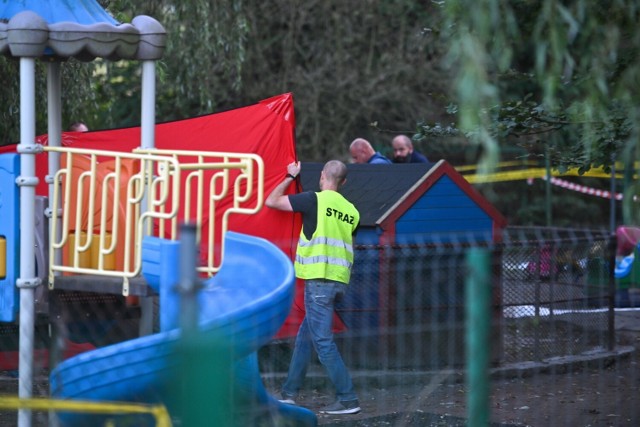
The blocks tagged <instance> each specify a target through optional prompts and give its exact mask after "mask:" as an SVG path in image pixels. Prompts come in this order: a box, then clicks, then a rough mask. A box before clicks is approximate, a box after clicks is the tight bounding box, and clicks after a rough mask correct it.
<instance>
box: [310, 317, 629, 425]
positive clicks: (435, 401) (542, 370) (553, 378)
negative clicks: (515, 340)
mask: <svg viewBox="0 0 640 427" xmlns="http://www.w3.org/2000/svg"><path fill="white" fill-rule="evenodd" d="M619 317H620V318H619ZM616 324H617V327H616V329H617V342H618V347H617V349H619V350H620V351H619V352H614V354H612V355H611V356H609V357H605V358H600V357H594V358H593V359H591V360H579V361H566V360H559V361H558V363H557V364H549V365H548V366H537V365H536V366H527V365H526V364H525V365H523V366H520V367H519V368H517V369H508V370H503V371H500V370H496V371H495V372H493V373H492V375H491V380H490V398H489V407H490V414H489V416H490V423H491V425H492V426H532V427H552V426H562V427H569V426H570V427H578V426H584V427H586V426H603V427H609V426H611V427H613V426H638V425H640V404H639V402H640V400H639V398H638V396H640V350H639V349H640V312H638V311H635V312H624V313H622V314H621V315H617V316H616ZM357 375H358V373H357V372H355V373H354V383H356V388H357V392H358V394H359V398H360V404H361V407H362V412H361V413H359V414H357V415H343V416H326V415H319V416H318V421H319V425H325V426H336V427H337V426H341V427H346V426H353V427H355V426H359V427H365V426H367V427H373V426H380V427H381V426H393V427H401V426H466V425H467V418H468V414H467V396H468V394H467V387H466V385H465V378H464V374H463V373H460V372H453V371H452V372H441V373H437V374H434V375H432V376H431V377H429V378H426V379H425V378H422V379H417V380H415V381H413V380H404V381H401V382H399V383H397V384H393V385H389V386H383V385H381V384H385V381H384V380H382V379H381V380H379V381H371V378H369V379H368V380H366V381H364V380H363V379H362V378H358V377H357ZM332 400H333V396H332V395H331V394H330V392H329V391H328V390H327V389H326V388H322V389H313V388H309V389H307V390H305V393H304V394H303V395H302V396H300V398H299V399H298V404H300V405H302V406H304V407H307V408H309V409H311V410H313V411H317V410H319V409H320V408H321V407H323V406H324V405H326V404H329V403H331V402H332Z"/></svg>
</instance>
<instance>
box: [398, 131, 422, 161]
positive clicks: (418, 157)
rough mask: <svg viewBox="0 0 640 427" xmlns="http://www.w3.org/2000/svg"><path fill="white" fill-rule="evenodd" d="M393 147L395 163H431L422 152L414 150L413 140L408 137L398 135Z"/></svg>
mask: <svg viewBox="0 0 640 427" xmlns="http://www.w3.org/2000/svg"><path fill="white" fill-rule="evenodd" d="M391 145H392V146H393V163H429V160H428V159H427V158H426V157H425V156H424V155H423V154H422V153H420V152H418V151H416V150H414V149H413V144H412V143H411V139H410V138H409V137H408V136H406V135H398V136H396V137H395V138H393V140H391Z"/></svg>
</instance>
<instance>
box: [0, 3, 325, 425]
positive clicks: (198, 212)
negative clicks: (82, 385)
mask: <svg viewBox="0 0 640 427" xmlns="http://www.w3.org/2000/svg"><path fill="white" fill-rule="evenodd" d="M0 18H2V19H1V20H0V54H4V55H7V56H11V57H14V58H16V59H19V62H20V143H19V144H18V145H17V146H16V147H15V148H14V152H15V153H17V154H14V153H10V154H4V155H2V156H0V157H1V158H2V160H1V161H0V179H2V180H3V181H2V184H3V185H2V187H1V190H0V191H2V194H1V195H0V196H2V197H1V200H2V204H1V205H0V209H2V212H1V215H0V216H1V217H2V228H0V255H1V256H2V258H1V259H0V265H1V266H0V281H1V282H2V283H0V284H2V285H3V286H2V292H3V293H2V295H1V298H0V312H1V313H2V314H1V315H2V319H1V320H2V321H4V322H16V321H17V320H18V319H19V321H20V348H19V355H20V361H19V398H20V399H19V402H27V403H28V400H29V399H30V398H31V396H32V381H33V368H34V358H33V350H34V349H33V345H34V324H35V318H36V310H37V309H38V308H41V309H43V310H46V308H47V304H46V298H47V296H48V295H47V292H46V290H47V289H48V291H49V294H50V293H52V292H53V293H54V294H55V292H57V291H58V290H70V291H74V292H78V293H82V292H92V293H105V294H106V293H113V294H118V295H125V296H129V297H134V296H135V297H139V298H140V305H141V309H142V319H141V330H140V332H141V335H144V337H143V338H148V337H153V336H156V334H151V332H153V331H152V327H151V325H150V318H151V316H150V315H149V313H150V310H149V305H150V304H149V302H150V301H151V300H152V299H153V296H154V295H155V294H156V292H158V290H154V289H153V288H152V287H151V286H149V284H150V282H148V281H147V280H146V279H145V277H147V278H149V279H148V280H149V281H152V279H151V278H152V277H153V276H154V274H156V275H160V276H168V275H169V273H170V272H171V268H172V266H171V263H170V262H164V263H163V264H162V265H161V266H160V267H161V270H160V271H158V270H157V269H158V265H157V264H156V265H155V267H151V268H152V270H151V271H149V270H147V271H145V268H144V267H143V264H145V262H144V261H143V258H144V256H143V252H145V250H146V251H147V252H149V249H148V248H149V247H152V246H153V244H151V245H149V244H148V242H147V243H144V242H143V241H144V239H145V237H150V236H151V235H154V236H156V237H159V238H162V239H164V238H166V239H168V240H171V239H176V238H177V237H178V236H177V227H178V225H179V224H181V223H183V222H189V223H192V224H197V226H198V229H199V230H201V233H202V234H199V235H198V236H197V242H198V245H199V247H200V249H201V252H202V256H203V258H200V260H199V261H202V262H198V263H197V266H198V270H199V273H200V274H201V275H204V276H212V275H215V276H216V277H217V276H218V275H219V276H221V279H217V282H220V281H222V280H223V279H222V278H225V277H226V278H227V279H226V280H227V282H225V283H232V282H237V283H242V282H244V283H251V280H244V279H242V278H238V279H237V280H236V279H235V278H234V275H235V274H241V275H243V276H245V275H246V276H251V275H252V274H254V273H252V272H251V271H250V270H249V269H248V268H246V266H251V265H255V264H251V263H248V264H246V263H247V262H249V261H251V257H247V255H250V253H249V252H248V251H249V249H250V248H254V249H256V250H257V252H264V253H267V254H270V256H271V258H270V263H269V265H268V267H269V271H268V272H267V273H265V274H266V275H267V276H269V274H271V273H273V272H274V271H273V270H274V269H276V270H278V271H279V274H278V275H274V277H273V279H274V280H273V287H272V289H271V290H274V289H276V288H277V289H280V294H281V295H284V296H282V297H280V300H279V301H281V302H282V303H281V304H274V302H275V301H274V300H273V299H272V298H275V297H276V295H278V293H277V292H269V290H270V288H268V287H265V288H264V289H262V291H264V292H265V293H264V295H263V297H262V298H259V299H258V301H259V302H261V303H263V304H267V305H268V306H273V307H276V309H277V310H279V311H278V313H277V314H274V316H275V317H274V319H276V320H273V319H271V320H268V321H267V322H266V323H268V324H269V328H262V329H261V328H257V329H256V330H255V331H254V335H253V336H252V338H251V339H249V341H247V342H241V341H233V340H232V339H231V338H229V336H224V334H223V336H224V337H225V339H226V340H227V341H228V340H231V341H233V343H231V344H230V343H228V342H227V344H226V345H225V344H221V346H222V347H225V348H227V349H229V348H231V349H232V350H233V353H234V355H235V356H234V357H235V358H238V359H241V360H244V361H245V362H238V364H237V366H236V363H235V362H233V363H231V361H230V360H229V359H228V358H227V359H225V360H226V361H227V362H228V363H227V370H230V371H231V372H232V374H235V375H238V376H239V378H238V381H237V383H238V384H240V385H243V384H244V385H246V387H244V388H242V387H241V388H240V391H239V392H238V391H237V390H236V391H234V393H236V397H238V396H240V397H239V398H238V399H236V400H234V402H236V403H237V404H238V405H241V406H242V405H244V408H245V409H246V408H248V407H251V408H254V409H255V408H262V412H263V413H271V412H273V411H272V409H273V408H274V405H275V408H276V412H278V413H282V414H285V418H287V417H288V418H289V419H293V420H295V421H293V422H294V423H298V424H299V423H300V422H302V423H303V424H310V425H313V424H315V422H316V419H315V415H313V414H312V413H310V412H308V411H306V412H305V410H302V409H300V410H298V409H296V408H280V407H279V406H278V405H279V403H277V402H273V401H272V400H270V399H268V397H267V396H266V394H265V392H264V389H263V388H261V387H260V385H261V384H260V380H259V376H258V371H257V364H255V363H252V359H251V357H252V356H251V354H252V353H251V350H253V349H255V348H256V346H258V345H259V344H260V343H263V342H265V341H266V340H268V339H270V336H268V335H269V334H270V333H272V332H273V330H274V329H277V324H278V321H277V320H278V319H279V320H282V318H283V317H284V316H286V312H287V311H285V305H286V302H287V298H290V297H291V295H292V292H293V288H292V287H293V283H290V280H289V278H288V276H287V274H285V272H286V269H287V268H288V267H289V264H290V261H289V260H286V257H282V256H281V254H279V253H278V251H277V250H275V249H274V247H272V246H269V245H267V244H265V243H256V242H255V241H253V240H251V238H249V240H242V239H240V240H242V243H238V244H237V245H236V244H234V245H232V246H233V247H235V248H236V249H235V250H233V249H232V250H231V251H227V249H226V248H225V244H226V243H225V242H227V241H228V239H227V238H226V237H225V233H226V230H227V228H228V225H229V224H228V222H227V221H231V220H230V218H232V217H233V216H234V215H233V214H234V213H252V212H257V214H256V215H258V216H259V215H260V212H259V211H260V209H261V207H262V199H263V193H262V191H263V188H264V187H263V185H264V182H265V179H266V178H265V176H264V168H263V166H262V163H261V162H260V161H259V159H260V156H254V157H252V156H244V155H242V154H241V155H240V156H236V157H235V160H230V157H225V154H224V153H211V152H210V151H206V153H196V152H180V150H176V149H175V145H172V146H167V147H166V148H167V149H168V150H167V151H165V152H161V150H158V144H157V140H156V134H155V132H156V127H157V126H156V124H155V107H154V103H155V61H157V60H158V59H160V58H161V56H162V53H163V51H164V44H165V39H166V33H165V30H164V28H163V27H162V25H160V24H159V23H158V22H157V21H155V20H154V19H153V18H150V17H147V16H140V17H136V18H134V20H133V21H132V24H122V23H119V22H116V21H115V20H114V19H113V18H112V17H111V16H110V15H109V14H108V13H106V12H105V11H104V10H102V8H100V6H99V5H98V4H97V2H96V1H95V0H77V1H76V2H75V4H72V3H71V2H67V1H64V2H62V1H52V2H40V1H36V0H34V1H31V0H27V1H25V2H8V3H3V4H2V5H1V6H0ZM40 57H45V58H46V59H47V61H46V69H47V100H48V133H47V141H46V144H43V143H42V142H41V141H38V140H37V139H36V136H35V96H36V88H35V72H36V69H35V61H36V60H37V59H38V58H40ZM96 57H102V58H107V59H109V60H120V59H127V60H138V61H140V62H141V69H142V73H141V74H142V84H141V86H142V91H141V92H142V99H141V126H140V128H138V129H137V131H134V133H135V142H134V143H133V144H135V145H133V146H132V147H127V148H125V149H120V150H118V148H116V146H117V145H118V144H112V145H110V146H109V148H110V149H112V148H113V151H109V152H107V151H106V150H105V151H100V150H99V149H95V147H93V148H92V149H87V150H85V151H83V149H73V148H69V147H62V146H63V132H62V126H61V111H60V110H61V93H62V88H61V77H60V76H61V70H60V67H61V65H62V64H63V62H64V60H66V59H69V58H79V59H81V60H85V61H86V60H91V59H93V58H96ZM257 110H259V111H258V114H257V115H258V116H260V114H263V115H267V116H270V117H275V119H274V120H277V121H278V123H279V124H280V126H279V127H278V126H274V128H272V129H271V130H272V131H273V132H271V133H270V135H272V137H273V138H275V139H277V138H280V140H281V141H282V140H284V141H287V142H288V141H292V140H293V132H292V129H293V124H292V123H293V114H292V112H293V108H292V105H291V102H290V96H289V97H280V98H278V99H275V100H266V101H265V103H264V104H261V105H260V106H259V108H258V109H257ZM257 110H255V111H257ZM276 116H277V117H276ZM262 118H263V117H262V116H260V117H259V118H258V120H261V119H262ZM240 121H241V119H237V120H236V122H240ZM272 123H273V121H271V122H267V124H266V125H264V126H269V124H272ZM247 126H249V127H251V132H247V131H246V130H245V129H244V128H243V127H242V125H240V126H236V127H235V128H233V129H232V130H230V131H229V132H227V133H225V135H224V137H222V138H220V140H221V142H220V143H221V144H223V145H224V144H225V138H229V139H230V140H231V141H234V142H235V141H237V140H238V138H237V137H236V134H235V132H237V133H241V134H245V135H248V136H247V138H252V141H253V142H256V141H257V143H262V142H264V141H265V139H264V138H260V137H256V135H255V134H256V133H258V134H261V133H263V131H264V129H263V126H256V125H255V123H248V124H247ZM272 126H273V125H272ZM208 130H209V131H210V132H211V128H208ZM214 132H215V131H214ZM194 134H195V133H194ZM167 138H172V136H167ZM173 138H174V141H175V136H173ZM178 138H179V139H181V142H182V143H185V140H187V139H188V137H187V138H185V135H178ZM129 142H130V140H129ZM204 142H205V144H206V145H207V146H208V145H209V141H204ZM185 144H186V146H189V147H193V146H194V145H193V144H188V143H185ZM45 145H46V147H45ZM229 146H231V145H230V144H226V145H224V147H225V148H226V147H229ZM135 147H139V149H138V150H134V148H135ZM277 150H278V151H279V152H280V154H282V162H289V161H291V158H292V157H293V156H294V155H295V153H294V152H293V145H291V146H290V147H283V146H280V147H277ZM2 151H5V150H2ZM43 152H44V153H43ZM248 152H258V151H255V149H254V151H251V150H249V151H248ZM114 153H117V154H114ZM43 156H46V158H47V159H48V161H47V162H48V171H49V172H48V174H47V176H46V177H45V176H44V173H43V171H44V168H43V167H42V164H41V162H40V160H39V158H40V159H41V158H42V157H43ZM207 156H209V160H207V159H205V157H207ZM243 156H244V157H243ZM231 157H233V155H231ZM238 157H241V159H239V160H238ZM38 164H40V166H37V165H38ZM249 169H251V171H249ZM269 179H272V180H273V179H275V178H269ZM45 182H46V186H47V187H48V191H47V194H48V197H42V193H41V192H38V189H39V188H40V186H41V185H42V184H43V183H45ZM229 189H231V190H229ZM183 190H186V191H183ZM249 198H250V199H251V200H249ZM247 206H249V207H247ZM181 207H184V208H181ZM189 209H193V210H192V211H190V210H189ZM214 209H215V212H214V211H213V210H214ZM217 219H220V220H219V221H217ZM47 221H48V222H49V224H48V225H47ZM260 226H261V225H256V227H260ZM48 227H50V229H48ZM231 240H232V241H234V242H235V241H237V240H238V238H235V239H233V238H231ZM156 243H158V242H157V241H156ZM160 246H161V247H165V246H166V245H163V244H160ZM238 247H240V248H241V249H238ZM45 248H46V249H45ZM150 253H153V250H151V251H150ZM258 258H259V257H258ZM263 259H264V258H263ZM171 261H172V262H173V263H175V262H176V260H175V258H174V259H172V260H171ZM238 263H240V264H244V265H245V267H244V268H240V267H238ZM150 265H154V264H153V263H150ZM226 265H230V266H231V267H230V269H231V272H230V273H225V268H226V267H225V266H226ZM234 266H235V267H234ZM173 270H175V265H173ZM218 270H219V272H218ZM216 272H217V273H216ZM143 273H145V274H143ZM174 273H175V271H174ZM255 277H258V276H255ZM212 280H213V279H212ZM263 284H264V283H263ZM210 286H213V284H211V283H208V285H207V288H208V287H210ZM230 288H232V289H230V290H229V295H230V296H233V295H235V296H236V298H235V300H236V301H239V300H240V299H241V298H238V293H242V292H246V290H243V289H242V288H241V286H237V287H235V286H234V287H230ZM159 292H160V294H161V299H163V300H164V301H165V304H167V303H166V301H167V299H165V298H162V294H163V291H162V290H159ZM40 294H42V298H40V297H39V295H40ZM255 296H256V295H255V294H254V295H252V297H255ZM220 301H223V300H220ZM245 301H247V299H245ZM42 302H45V303H44V304H41V303H42ZM227 302H228V300H227ZM289 302H290V301H289ZM161 304H162V302H161ZM210 305H211V304H210ZM228 305H229V306H232V305H231V304H228ZM258 305H259V304H257V303H256V304H253V305H252V304H245V305H240V306H238V305H237V304H236V305H233V307H234V308H235V309H236V310H235V311H233V313H228V312H224V311H217V312H216V314H215V316H216V317H215V320H212V319H211V318H210V317H211V316H210V315H211V313H210V312H207V311H206V309H203V311H202V313H201V316H202V317H201V319H200V324H201V325H202V324H203V323H207V322H208V323H207V325H208V328H210V329H211V328H212V329H217V330H220V327H221V326H220V325H221V324H223V323H224V322H225V321H226V322H227V323H229V324H233V322H234V321H235V320H234V319H236V318H237V317H231V316H232V315H233V316H238V315H246V317H247V318H251V316H252V314H253V313H254V311H255V310H254V309H255V308H256V307H257V306H258ZM239 307H240V308H242V307H243V308H244V309H246V310H243V309H239ZM289 308H290V306H289V307H287V308H286V310H288V309H289ZM259 313H260V312H259V311H258V314H256V316H257V317H258V318H260V314H259ZM174 317H175V313H174ZM167 319H168V318H165V319H164V320H163V319H161V323H163V325H162V326H163V331H162V334H164V333H165V332H166V333H167V334H172V336H175V335H179V332H171V331H167V330H166V328H167V327H168V326H167V325H166V324H167V323H171V322H170V321H169V320H167ZM207 319H208V320H207ZM216 322H217V323H216ZM173 324H174V326H175V319H174V320H173ZM251 325H252V327H253V326H254V325H253V324H251ZM249 329H251V328H249ZM174 331H175V328H174ZM217 333H218V332H216V334H217ZM148 339H151V338H148ZM156 339H157V338H156ZM223 341H224V339H223ZM237 348H240V349H241V350H237ZM101 350H102V349H100V350H98V351H101ZM236 350H237V351H236ZM87 354H88V353H85V355H83V356H84V357H89V356H87ZM97 358H98V359H100V358H101V356H99V355H98V356H97ZM73 360H74V359H68V360H66V361H65V362H64V363H63V364H62V365H61V369H62V368H64V369H63V370H60V371H54V372H57V373H56V380H55V381H57V383H56V384H59V385H62V386H63V387H62V388H60V389H57V390H59V391H58V392H57V393H59V394H58V395H59V396H60V397H68V396H67V394H66V393H67V391H68V389H69V388H68V384H69V383H68V381H67V380H68V378H67V377H65V375H66V372H71V371H73V369H72V368H73V366H75V364H76V363H79V361H78V360H77V359H76V362H74V361H73ZM110 362H111V361H110V360H108V359H107V358H105V359H104V360H103V361H102V363H110ZM143 365H144V363H143ZM232 365H233V367H231V366H232ZM52 374H53V373H52ZM70 375H72V374H70ZM240 377H241V378H240ZM94 378H95V377H94ZM116 383H117V379H116ZM156 386H157V384H156V382H155V381H154V380H150V381H148V382H146V387H148V388H149V389H155V388H156ZM127 387H128V386H124V385H121V386H119V387H116V388H115V389H110V390H109V389H108V390H107V391H104V389H103V392H104V393H103V394H102V395H101V396H102V398H104V399H107V400H108V399H111V398H113V399H119V398H123V396H122V395H119V394H118V392H117V391H115V390H116V389H118V390H123V389H125V388H127ZM144 387H145V386H144V385H143V388H144ZM87 393H88V392H87ZM83 395H85V394H83V393H79V394H75V395H74V398H82V396H83ZM142 395H144V393H141V394H140V395H139V396H138V397H135V398H133V397H132V399H133V400H135V399H142V400H144V399H145V398H146V397H148V394H147V395H145V396H146V397H140V396H142ZM155 397H156V398H157V397H158V395H155ZM160 400H161V399H160ZM238 402H239V403H238ZM27 403H25V404H24V405H22V404H21V406H19V412H18V425H20V426H29V425H31V412H30V411H29V410H28V406H29V405H28V404H27ZM85 405H86V402H85ZM78 406H79V407H80V410H81V409H82V404H80V403H79V404H78ZM233 406H235V409H238V406H237V405H229V406H226V407H224V408H223V410H224V411H227V413H228V412H229V411H233V410H234V408H233ZM86 407H87V410H88V411H90V410H89V407H88V406H86ZM66 408H67V409H69V406H66ZM265 408H266V409H265ZM76 410H78V408H76ZM93 410H95V408H93V409H92V410H91V411H93ZM261 416H264V414H263V415H261ZM65 420H66V421H69V422H70V423H73V422H74V421H73V418H66V419H65Z"/></svg>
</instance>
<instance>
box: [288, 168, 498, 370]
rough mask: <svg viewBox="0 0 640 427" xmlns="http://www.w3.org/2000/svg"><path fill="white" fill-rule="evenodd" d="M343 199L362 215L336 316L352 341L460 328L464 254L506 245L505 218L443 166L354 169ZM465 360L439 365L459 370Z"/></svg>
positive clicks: (310, 184)
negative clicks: (455, 324)
mask: <svg viewBox="0 0 640 427" xmlns="http://www.w3.org/2000/svg"><path fill="white" fill-rule="evenodd" d="M322 166H323V165H322V164H319V163H303V165H302V170H301V179H302V187H303V189H304V190H311V191H318V180H319V176H320V171H321V170H322ZM341 193H342V194H343V195H344V196H345V197H346V198H347V199H349V200H350V201H352V202H353V203H354V205H355V206H356V207H357V208H358V210H359V211H360V227H359V229H358V231H357V234H356V237H355V245H356V253H355V262H354V270H353V274H352V279H351V283H350V289H349V292H348V293H347V295H346V296H345V299H344V301H343V302H342V304H341V306H340V307H339V309H338V313H339V315H340V318H341V319H342V321H343V322H344V323H345V324H346V326H347V328H348V332H347V334H348V336H360V337H366V336H371V335H375V336H378V333H380V332H383V331H387V332H388V335H395V336H396V338H394V339H398V338H397V337H399V336H401V335H402V333H401V332H402V331H403V330H407V329H412V330H417V329H420V328H431V327H433V325H438V324H439V323H441V322H451V321H452V320H456V319H457V320H458V321H460V320H462V315H463V286H464V268H463V266H464V252H465V248H466V247H468V246H469V245H487V244H491V243H499V242H501V235H502V230H503V229H504V227H505V226H506V219H505V218H504V217H503V216H502V214H500V212H499V211H497V210H496V208H495V207H494V206H492V205H491V204H490V203H489V202H488V201H487V200H486V199H485V198H484V197H483V196H482V195H481V194H480V193H479V192H478V191H477V190H476V189H474V188H473V187H472V186H471V184H469V182H467V181H466V180H465V179H464V177H462V175H460V174H459V173H458V172H457V171H456V170H455V169H454V168H453V167H452V166H451V165H450V164H449V163H447V162H446V161H445V160H440V161H439V162H437V163H429V164H392V165H369V164H350V165H348V176H347V182H346V183H345V185H344V186H343V188H342V189H341ZM436 259H437V262H436ZM445 270H446V271H445ZM451 278H456V279H455V280H451ZM499 298H500V295H499V293H498V292H495V293H494V301H496V302H499ZM497 315H498V314H497ZM456 333H458V334H459V336H458V341H459V342H460V346H461V345H462V339H463V337H462V331H461V330H457V331H456ZM415 339H419V338H417V337H416V336H413V337H410V338H408V340H409V341H411V340H415ZM381 342H382V345H385V343H384V342H383V340H381V341H379V342H378V344H380V343H381ZM409 348H410V346H409ZM378 351H387V350H386V349H378ZM462 354H463V351H462V349H460V352H459V354H458V355H456V356H452V355H446V357H445V356H441V359H442V360H443V361H444V360H449V361H450V360H454V361H460V362H461V361H462V360H461V355H462ZM356 363H357V362H356Z"/></svg>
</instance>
